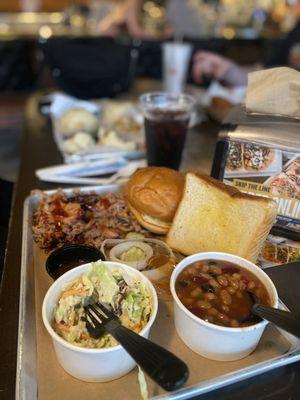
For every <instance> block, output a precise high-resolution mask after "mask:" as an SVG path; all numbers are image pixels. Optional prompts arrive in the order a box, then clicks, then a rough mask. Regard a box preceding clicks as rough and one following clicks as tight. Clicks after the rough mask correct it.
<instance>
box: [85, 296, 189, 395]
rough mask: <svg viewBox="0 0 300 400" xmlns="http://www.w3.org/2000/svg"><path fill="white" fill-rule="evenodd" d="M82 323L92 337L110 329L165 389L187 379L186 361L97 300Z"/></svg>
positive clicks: (87, 311)
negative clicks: (133, 327)
mask: <svg viewBox="0 0 300 400" xmlns="http://www.w3.org/2000/svg"><path fill="white" fill-rule="evenodd" d="M84 310H85V317H84V320H85V323H86V327H87V330H88V332H89V334H90V336H91V337H93V338H95V339H97V338H99V337H100V336H101V335H102V334H103V333H104V331H107V332H109V333H110V334H111V335H112V336H113V337H114V338H115V339H116V340H117V341H118V342H119V343H120V344H121V345H122V346H123V347H124V349H125V350H126V351H127V353H129V354H130V356H131V357H132V358H133V359H134V360H135V361H136V363H137V364H138V365H139V366H140V367H141V368H142V369H143V370H144V371H145V372H146V373H147V374H148V375H149V376H150V378H152V379H153V380H154V381H155V382H156V383H157V384H158V385H160V386H161V387H162V388H163V389H165V390H167V391H171V390H176V389H178V388H180V387H181V386H182V385H183V384H184V383H185V382H186V380H187V379H188V376H189V371H188V367H187V366H186V364H185V363H184V362H183V361H181V360H180V359H179V358H178V357H176V356H175V355H174V354H172V353H171V352H169V351H168V350H166V349H164V348H163V347H161V346H159V345H157V344H155V343H153V342H151V341H150V340H148V339H146V338H144V337H143V336H140V335H138V334H137V333H135V332H133V331H131V330H130V329H128V328H125V326H123V325H121V323H120V321H119V319H118V317H117V316H116V315H115V314H113V313H112V312H111V311H109V310H108V309H107V308H106V307H104V306H103V305H102V304H100V303H95V304H93V305H88V306H86V307H85V308H84Z"/></svg>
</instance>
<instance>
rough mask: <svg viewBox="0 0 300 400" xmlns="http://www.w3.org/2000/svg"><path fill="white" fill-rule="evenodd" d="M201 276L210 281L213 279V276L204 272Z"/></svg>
mask: <svg viewBox="0 0 300 400" xmlns="http://www.w3.org/2000/svg"><path fill="white" fill-rule="evenodd" d="M201 276H202V278H204V279H206V280H208V281H209V280H210V279H211V276H210V275H209V274H206V273H204V272H201Z"/></svg>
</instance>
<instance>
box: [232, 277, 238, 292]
mask: <svg viewBox="0 0 300 400" xmlns="http://www.w3.org/2000/svg"><path fill="white" fill-rule="evenodd" d="M230 286H232V287H233V288H235V289H236V290H237V289H238V288H239V283H238V281H236V280H235V279H231V280H230Z"/></svg>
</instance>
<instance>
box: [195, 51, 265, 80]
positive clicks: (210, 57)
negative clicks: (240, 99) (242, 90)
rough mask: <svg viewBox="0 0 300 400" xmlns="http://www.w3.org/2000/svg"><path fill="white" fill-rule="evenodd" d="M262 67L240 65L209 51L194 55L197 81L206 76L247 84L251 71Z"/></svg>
mask: <svg viewBox="0 0 300 400" xmlns="http://www.w3.org/2000/svg"><path fill="white" fill-rule="evenodd" d="M260 68H262V65H258V64H255V65H251V66H245V67H244V66H240V65H238V64H236V63H234V62H233V61H231V60H229V59H228V58H225V57H222V56H220V55H218V54H216V53H212V52H209V51H199V52H197V53H196V54H195V56H194V64H193V76H194V80H195V81H196V82H197V83H201V82H203V79H204V77H206V76H207V77H209V78H211V79H216V80H219V81H224V82H225V83H227V84H229V85H232V86H239V85H246V84H247V76H248V73H249V72H251V71H255V70H257V69H260Z"/></svg>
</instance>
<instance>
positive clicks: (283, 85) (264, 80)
mask: <svg viewBox="0 0 300 400" xmlns="http://www.w3.org/2000/svg"><path fill="white" fill-rule="evenodd" d="M246 110H247V112H249V113H258V114H269V115H282V116H286V117H292V118H300V72H298V71H296V70H294V69H292V68H287V67H280V68H272V69H266V70H263V71H256V72H251V73H250V74H249V75H248V89H247V96H246Z"/></svg>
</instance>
